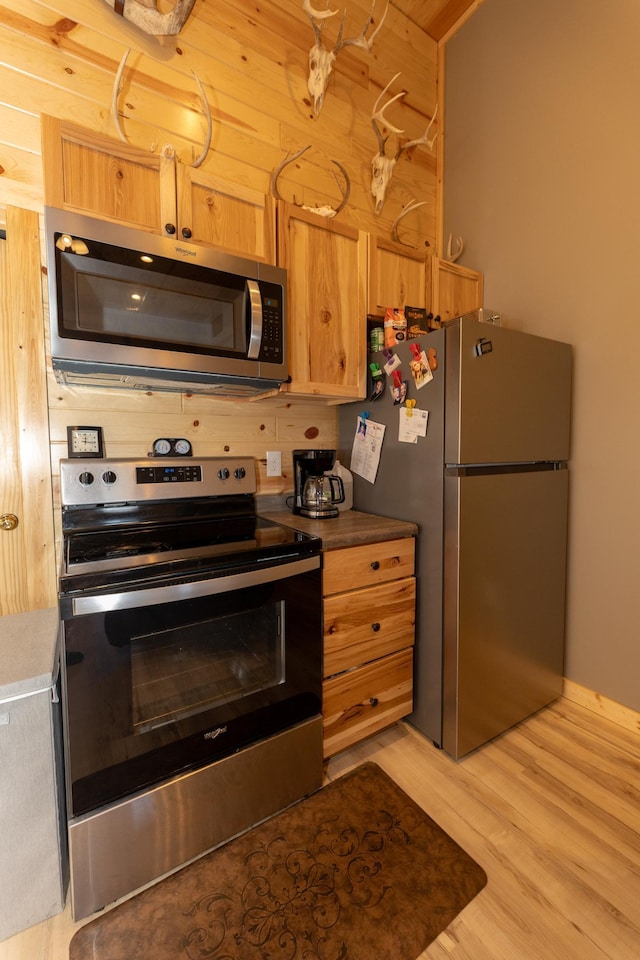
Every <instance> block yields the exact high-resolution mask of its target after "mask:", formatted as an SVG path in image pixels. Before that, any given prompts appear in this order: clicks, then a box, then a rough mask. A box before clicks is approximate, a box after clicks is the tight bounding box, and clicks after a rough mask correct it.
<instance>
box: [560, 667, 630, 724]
mask: <svg viewBox="0 0 640 960" xmlns="http://www.w3.org/2000/svg"><path fill="white" fill-rule="evenodd" d="M562 696H563V697H565V698H566V699H567V700H571V701H572V702H573V703H578V704H580V706H582V707H585V708H586V709H587V710H591V711H592V712H593V713H597V714H598V715H599V716H601V717H604V718H605V719H606V720H611V721H613V723H617V724H619V725H620V726H621V727H624V728H625V730H631V731H633V732H634V733H638V732H640V713H638V712H637V711H636V710H632V709H631V707H625V706H624V705H623V704H621V703H616V701H615V700H609V699H608V698H607V697H603V696H602V694H601V693H595V692H594V691H593V690H588V689H587V688H586V687H581V686H580V684H578V683H574V682H573V680H567V678H566V677H565V678H564V680H563V688H562Z"/></svg>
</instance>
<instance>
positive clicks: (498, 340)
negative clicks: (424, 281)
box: [427, 319, 571, 463]
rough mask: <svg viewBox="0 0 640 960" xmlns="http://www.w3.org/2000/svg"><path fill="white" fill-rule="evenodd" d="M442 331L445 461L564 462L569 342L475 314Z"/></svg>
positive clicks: (568, 394)
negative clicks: (477, 318) (485, 320)
mask: <svg viewBox="0 0 640 960" xmlns="http://www.w3.org/2000/svg"><path fill="white" fill-rule="evenodd" d="M445 332H446V371H447V381H446V403H447V407H446V438H445V462H446V463H515V462H530V461H535V460H567V459H568V456H569V424H570V397H571V347H570V345H569V344H567V343H559V342H557V341H555V340H548V339H546V338H544V337H536V336H532V335H531V334H528V333H522V332H520V331H519V330H509V329H505V328H503V327H496V326H493V325H492V324H486V323H478V322H477V321H475V320H472V319H464V320H459V321H456V322H455V323H453V324H451V325H450V326H447V327H446V331H445ZM427 389H428V388H427Z"/></svg>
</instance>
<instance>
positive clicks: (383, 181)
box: [371, 73, 438, 213]
mask: <svg viewBox="0 0 640 960" xmlns="http://www.w3.org/2000/svg"><path fill="white" fill-rule="evenodd" d="M399 76H400V74H399V73H396V75H395V77H393V78H392V79H391V80H390V81H389V83H388V84H387V85H386V87H385V88H384V90H383V91H382V93H381V94H380V96H379V97H378V99H377V100H376V102H375V103H374V105H373V112H372V114H371V124H372V126H373V130H374V133H375V135H376V137H377V140H378V146H379V148H380V149H379V151H378V153H377V154H376V155H375V157H374V158H373V159H372V161H371V169H372V173H371V193H372V194H373V196H374V197H375V198H376V206H375V210H376V213H380V211H381V210H382V207H383V204H384V198H385V193H386V190H387V186H388V184H389V180H390V179H391V175H392V174H393V169H394V167H395V165H396V163H397V162H398V160H399V159H400V157H401V156H402V154H403V153H404V152H405V150H409V149H410V148H411V147H417V146H420V145H421V144H423V143H424V144H426V145H427V146H428V147H429V149H430V150H431V149H433V145H434V143H435V142H436V137H437V136H438V134H437V131H436V133H435V134H434V135H433V137H432V138H431V140H430V139H429V132H430V130H431V127H432V126H433V123H434V121H435V119H436V114H437V113H438V107H437V106H436V109H435V110H434V111H433V116H432V117H431V120H430V121H429V125H428V126H427V129H426V130H425V132H424V133H423V134H422V136H421V137H418V138H417V139H416V140H408V141H407V142H406V143H403V144H401V145H399V146H398V149H397V150H396V153H395V156H393V157H387V156H386V154H385V148H386V145H387V140H388V139H389V135H390V134H391V133H397V134H401V133H404V130H400V128H399V127H394V126H393V124H392V123H389V121H388V120H387V119H386V117H385V115H384V111H385V110H386V109H387V108H388V107H390V106H391V104H392V103H395V101H396V100H399V99H400V97H404V96H405V94H406V90H402V91H401V92H400V93H396V95H395V96H394V97H391V99H390V100H387V102H386V103H385V104H384V105H383V106H382V107H381V106H380V101H381V100H382V98H383V97H384V95H385V93H386V92H387V90H388V89H389V87H390V86H391V84H392V83H393V82H394V81H395V80H397V79H398V77H399ZM379 124H380V125H383V126H385V127H386V129H387V130H388V131H389V132H388V133H387V135H386V136H383V134H382V129H381V126H379Z"/></svg>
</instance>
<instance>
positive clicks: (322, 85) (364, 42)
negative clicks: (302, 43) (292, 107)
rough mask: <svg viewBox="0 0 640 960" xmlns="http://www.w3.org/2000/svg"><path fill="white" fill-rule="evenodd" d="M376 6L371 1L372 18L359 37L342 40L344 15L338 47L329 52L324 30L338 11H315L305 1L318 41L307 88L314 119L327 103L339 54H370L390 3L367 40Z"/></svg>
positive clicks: (304, 0)
mask: <svg viewBox="0 0 640 960" xmlns="http://www.w3.org/2000/svg"><path fill="white" fill-rule="evenodd" d="M375 5H376V0H372V3H371V10H370V11H369V16H368V18H367V22H366V23H365V25H364V27H363V28H362V33H360V34H359V35H358V36H357V37H348V38H347V37H345V38H344V39H343V37H342V32H343V30H344V20H345V16H346V11H345V12H344V13H343V15H342V22H341V23H340V29H339V31H338V37H337V39H336V43H335V46H334V47H333V49H332V50H328V49H327V47H325V45H324V43H323V42H322V30H323V27H324V22H325V20H326V19H327V18H328V17H335V15H336V13H337V12H338V11H337V10H328V9H327V10H316V9H315V8H314V7H312V6H311V0H303V3H302V7H303V9H304V12H305V13H306V14H307V16H308V17H309V19H310V20H311V26H312V27H313V35H314V38H315V43H314V45H313V46H312V47H311V50H310V51H309V79H308V81H307V88H308V90H309V93H310V95H311V99H312V100H313V113H314V116H316V117H317V116H318V114H319V113H320V111H321V110H322V104H323V103H324V95H325V93H326V90H327V84H328V82H329V77H330V75H331V71H332V70H333V64H334V61H335V59H336V57H337V56H338V54H339V53H340V51H341V50H343V49H344V48H345V47H361V48H362V49H363V50H366V51H367V52H370V51H371V47H372V46H373V41H374V40H375V38H376V36H377V35H378V32H379V30H380V28H381V27H382V24H383V23H384V19H385V17H386V15H387V10H388V9H389V0H387V3H386V6H385V8H384V13H383V14H382V19H381V20H380V23H379V24H378V26H377V27H376V28H375V30H374V31H373V33H372V34H371V36H370V37H368V38H367V30H368V29H369V27H370V26H371V24H372V23H373V10H374V7H375Z"/></svg>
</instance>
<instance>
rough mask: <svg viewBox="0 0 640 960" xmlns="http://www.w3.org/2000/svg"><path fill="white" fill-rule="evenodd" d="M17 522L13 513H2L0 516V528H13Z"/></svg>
mask: <svg viewBox="0 0 640 960" xmlns="http://www.w3.org/2000/svg"><path fill="white" fill-rule="evenodd" d="M19 522H20V521H19V520H18V518H17V517H16V515H15V513H3V514H2V516H1V517H0V529H2V530H15V528H16V527H17V526H18V523H19Z"/></svg>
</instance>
